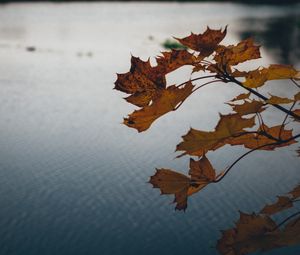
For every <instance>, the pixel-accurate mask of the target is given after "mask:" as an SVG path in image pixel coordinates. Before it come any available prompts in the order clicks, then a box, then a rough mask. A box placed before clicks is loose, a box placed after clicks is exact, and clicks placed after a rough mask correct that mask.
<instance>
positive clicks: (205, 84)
mask: <svg viewBox="0 0 300 255" xmlns="http://www.w3.org/2000/svg"><path fill="white" fill-rule="evenodd" d="M191 81H192V80H191ZM220 81H221V80H213V81H209V82H206V83H204V84H202V85H200V86H199V87H197V88H195V89H194V90H193V91H192V92H191V94H193V93H194V92H195V91H197V90H198V89H201V88H203V87H205V86H207V85H209V84H211V83H215V82H220ZM191 94H190V95H191ZM186 99H187V97H186V98H185V99H184V100H182V101H181V102H180V103H179V104H178V105H177V106H176V107H175V108H174V109H173V111H176V110H177V109H178V108H179V107H180V106H181V105H182V104H183V102H184V101H185V100H186Z"/></svg>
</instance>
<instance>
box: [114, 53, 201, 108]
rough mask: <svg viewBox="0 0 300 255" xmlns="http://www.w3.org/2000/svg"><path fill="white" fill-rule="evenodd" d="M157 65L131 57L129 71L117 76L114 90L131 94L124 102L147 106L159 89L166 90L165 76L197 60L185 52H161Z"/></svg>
mask: <svg viewBox="0 0 300 255" xmlns="http://www.w3.org/2000/svg"><path fill="white" fill-rule="evenodd" d="M156 61H157V65H156V66H151V64H150V60H149V59H148V60H147V61H143V60H141V59H139V58H136V57H134V56H132V57H131V67H130V71H129V72H127V73H124V74H117V76H118V78H117V80H116V82H115V89H117V90H120V91H122V92H125V93H127V94H131V95H130V96H129V97H126V98H125V100H126V101H127V102H129V103H132V104H134V105H136V106H139V107H144V106H147V105H149V103H150V102H151V100H153V99H154V98H156V97H157V96H158V94H159V93H160V90H161V89H165V88H166V78H165V76H166V74H168V73H170V72H172V71H174V70H176V69H177V68H179V67H181V66H183V65H193V64H194V63H197V62H198V61H197V58H196V57H195V56H194V55H193V54H191V53H189V52H187V51H186V50H172V51H170V52H163V53H162V56H158V57H157V58H156Z"/></svg>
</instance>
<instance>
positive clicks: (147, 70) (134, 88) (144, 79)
mask: <svg viewBox="0 0 300 255" xmlns="http://www.w3.org/2000/svg"><path fill="white" fill-rule="evenodd" d="M117 76H118V78H117V80H116V82H115V89H117V90H120V91H122V92H125V93H128V94H134V93H137V92H144V91H147V90H155V89H157V88H165V87H166V81H165V77H164V75H163V74H160V73H156V72H155V71H154V69H153V67H152V66H151V65H150V61H149V59H148V60H147V61H143V60H141V59H139V58H136V57H134V56H132V57H131V67H130V71H129V72H127V73H124V74H117Z"/></svg>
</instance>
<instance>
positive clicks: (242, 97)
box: [230, 92, 250, 102]
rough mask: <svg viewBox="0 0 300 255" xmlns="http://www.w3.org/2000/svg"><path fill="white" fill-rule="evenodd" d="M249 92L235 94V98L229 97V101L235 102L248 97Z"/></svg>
mask: <svg viewBox="0 0 300 255" xmlns="http://www.w3.org/2000/svg"><path fill="white" fill-rule="evenodd" d="M249 96H250V92H249V93H242V94H239V95H238V96H236V97H235V98H233V99H231V100H230V102H235V101H239V100H243V99H249Z"/></svg>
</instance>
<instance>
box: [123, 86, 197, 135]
mask: <svg viewBox="0 0 300 255" xmlns="http://www.w3.org/2000/svg"><path fill="white" fill-rule="evenodd" d="M193 88H194V85H193V84H192V83H191V82H188V83H187V84H185V85H184V86H183V87H181V88H178V87H176V86H174V85H173V86H169V87H168V88H166V89H161V90H159V91H157V95H156V98H154V99H153V102H152V104H150V105H149V106H148V105H147V106H145V107H143V108H142V109H140V110H136V111H134V112H133V113H131V114H130V115H129V116H128V117H127V118H124V124H125V125H126V126H128V127H132V128H135V129H137V130H138V131H139V132H142V131H145V130H147V129H148V128H149V127H150V126H151V124H152V123H153V122H154V121H155V120H156V119H157V118H159V117H161V116H162V115H164V114H166V113H168V112H170V111H173V110H175V109H176V107H177V106H178V105H179V104H180V103H182V102H183V101H184V100H185V99H186V98H187V97H188V96H189V95H190V94H191V93H192V92H193Z"/></svg>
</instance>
